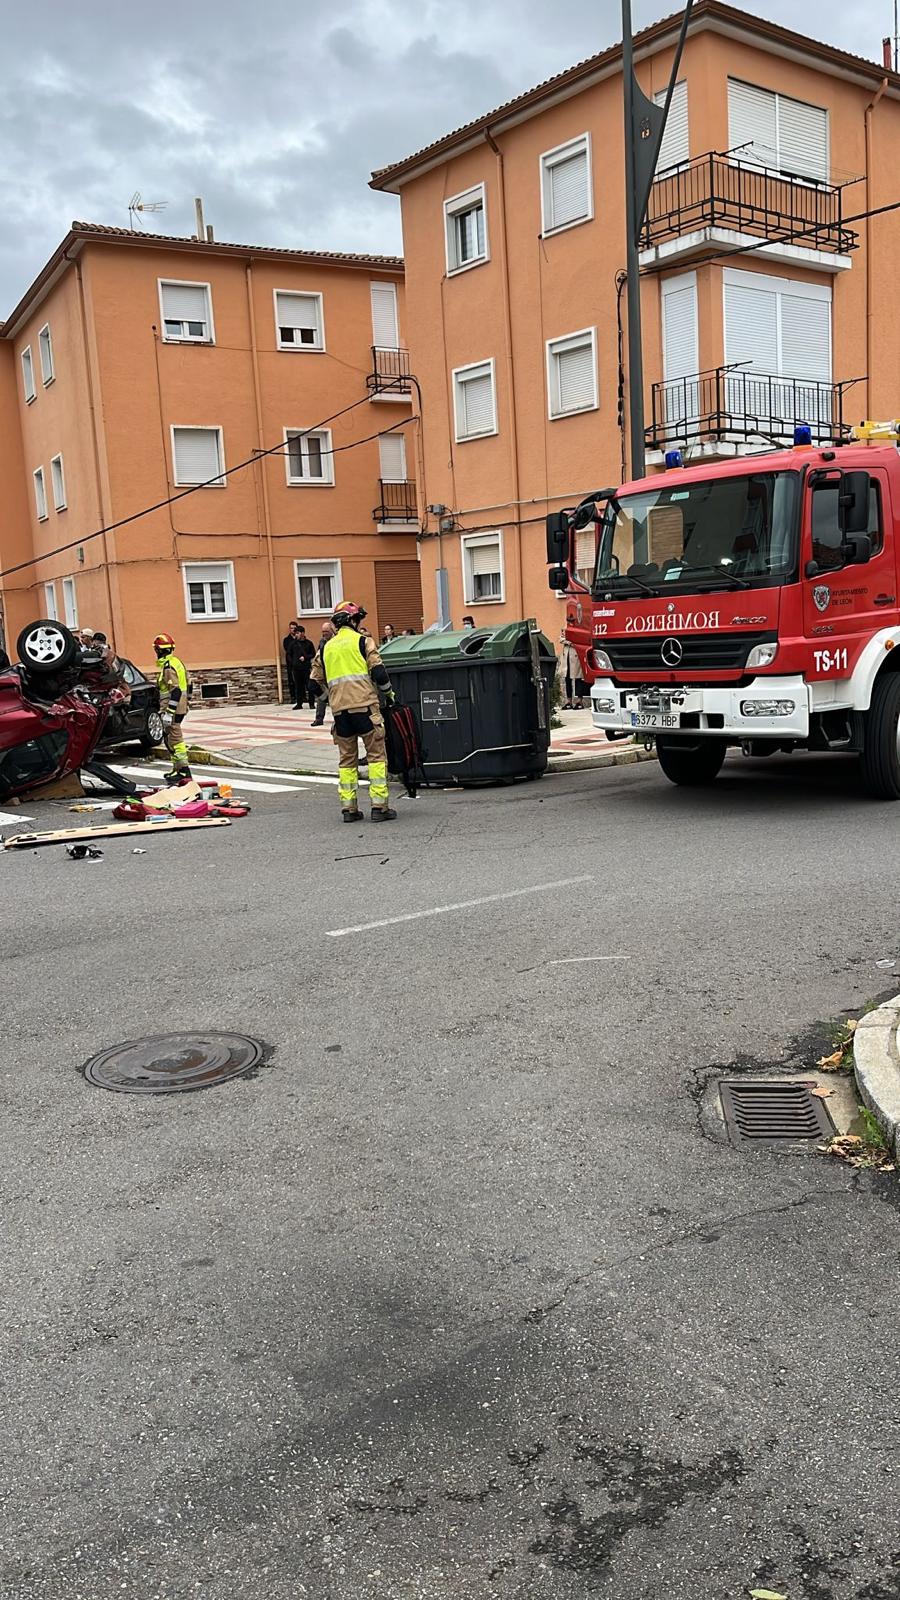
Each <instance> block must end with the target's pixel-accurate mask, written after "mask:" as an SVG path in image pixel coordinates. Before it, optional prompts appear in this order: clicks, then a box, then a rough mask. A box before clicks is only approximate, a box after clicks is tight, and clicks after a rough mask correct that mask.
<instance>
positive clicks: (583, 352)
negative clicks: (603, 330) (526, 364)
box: [547, 328, 598, 417]
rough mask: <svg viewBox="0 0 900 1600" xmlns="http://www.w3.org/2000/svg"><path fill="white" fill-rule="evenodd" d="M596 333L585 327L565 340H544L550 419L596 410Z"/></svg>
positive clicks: (592, 329)
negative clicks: (545, 345) (545, 341)
mask: <svg viewBox="0 0 900 1600" xmlns="http://www.w3.org/2000/svg"><path fill="white" fill-rule="evenodd" d="M596 333H597V330H596V329H595V328H585V329H584V330H583V331H582V332H581V333H571V334H569V335H568V337H567V338H565V339H548V340H547V393H548V395H549V403H550V416H551V417H568V416H571V415H572V414H573V413H574V412H576V411H595V410H596V408H597V404H598V399H597V352H596V347H595V346H596Z"/></svg>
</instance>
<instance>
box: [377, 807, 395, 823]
mask: <svg viewBox="0 0 900 1600" xmlns="http://www.w3.org/2000/svg"><path fill="white" fill-rule="evenodd" d="M396 820H397V813H396V811H392V810H391V808H390V806H373V807H372V821H373V822H396Z"/></svg>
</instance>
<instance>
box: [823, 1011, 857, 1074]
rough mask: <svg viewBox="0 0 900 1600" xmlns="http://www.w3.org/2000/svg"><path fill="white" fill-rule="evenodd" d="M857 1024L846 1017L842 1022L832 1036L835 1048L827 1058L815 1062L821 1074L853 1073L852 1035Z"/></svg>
mask: <svg viewBox="0 0 900 1600" xmlns="http://www.w3.org/2000/svg"><path fill="white" fill-rule="evenodd" d="M856 1028H857V1024H856V1022H855V1021H854V1020H853V1019H852V1018H851V1017H848V1018H847V1021H846V1022H842V1023H841V1024H840V1025H839V1026H838V1028H837V1029H836V1030H835V1033H834V1035H833V1038H834V1045H835V1048H834V1050H833V1051H832V1052H831V1054H830V1055H828V1056H821V1057H820V1058H819V1060H818V1061H817V1062H816V1066H817V1067H821V1069H822V1071H823V1072H852V1071H853V1035H854V1034H855V1032H856Z"/></svg>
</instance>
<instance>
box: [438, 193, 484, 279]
mask: <svg viewBox="0 0 900 1600" xmlns="http://www.w3.org/2000/svg"><path fill="white" fill-rule="evenodd" d="M444 232H445V235H446V241H447V271H448V272H462V271H463V270H464V268H466V267H476V266H478V264H479V262H481V261H487V260H488V242H487V217H486V213H485V205H484V184H483V183H479V184H476V186H475V188H474V189H467V190H466V192H465V194H457V195H454V196H453V198H452V200H445V201H444Z"/></svg>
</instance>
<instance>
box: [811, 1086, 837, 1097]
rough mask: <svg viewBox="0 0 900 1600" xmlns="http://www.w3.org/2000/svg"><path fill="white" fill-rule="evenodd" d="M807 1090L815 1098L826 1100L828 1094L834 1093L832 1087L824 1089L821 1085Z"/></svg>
mask: <svg viewBox="0 0 900 1600" xmlns="http://www.w3.org/2000/svg"><path fill="white" fill-rule="evenodd" d="M809 1092H810V1094H811V1095H814V1096H815V1098H816V1100H827V1099H828V1097H829V1095H832V1094H834V1090H833V1089H825V1088H823V1087H821V1085H820V1086H819V1088H817V1089H810V1091H809Z"/></svg>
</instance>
